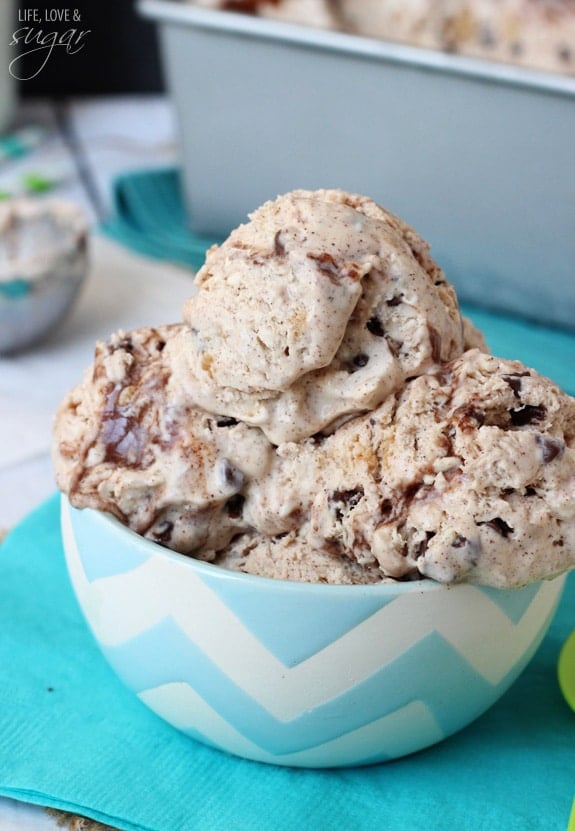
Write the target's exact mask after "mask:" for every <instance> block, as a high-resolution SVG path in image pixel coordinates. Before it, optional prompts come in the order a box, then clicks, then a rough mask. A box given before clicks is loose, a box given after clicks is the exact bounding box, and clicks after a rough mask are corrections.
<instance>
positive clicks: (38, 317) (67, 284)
mask: <svg viewBox="0 0 575 831" xmlns="http://www.w3.org/2000/svg"><path fill="white" fill-rule="evenodd" d="M87 232H88V226H87V221H86V218H85V216H84V213H83V211H82V210H81V209H80V208H79V207H78V206H77V205H76V204H75V203H73V202H70V201H68V200H63V199H35V198H32V197H21V198H15V199H9V200H6V201H4V202H2V203H0V355H4V354H13V353H16V352H19V351H21V350H23V349H27V348H29V347H31V346H33V345H35V344H37V343H39V342H40V341H42V339H43V338H45V337H47V336H48V335H49V334H50V333H51V332H52V331H53V330H54V329H55V328H56V327H57V326H58V325H60V324H61V323H62V322H63V320H65V318H66V317H67V315H68V314H69V313H70V311H71V309H72V308H73V306H74V303H75V302H76V299H77V297H78V295H79V292H80V290H81V288H82V285H83V284H84V280H85V278H86V274H87V270H88V252H87Z"/></svg>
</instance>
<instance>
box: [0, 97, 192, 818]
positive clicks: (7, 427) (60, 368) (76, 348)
mask: <svg viewBox="0 0 575 831" xmlns="http://www.w3.org/2000/svg"><path fill="white" fill-rule="evenodd" d="M18 122H19V123H20V124H22V125H28V124H34V125H36V124H41V125H43V127H44V128H45V133H44V139H43V141H42V143H41V144H40V145H39V146H38V147H37V148H36V149H35V150H34V151H33V152H31V153H30V154H28V155H26V156H23V157H22V158H19V159H17V160H10V161H4V162H0V190H5V191H8V192H10V193H19V192H22V179H23V176H25V175H26V174H28V173H38V174H40V175H43V176H45V177H48V178H51V179H54V180H55V181H56V182H57V185H56V186H55V188H54V191H53V194H54V195H58V196H62V197H65V198H69V199H72V200H74V201H75V202H77V203H78V204H80V205H82V206H83V208H84V209H85V211H86V213H87V215H88V217H89V220H90V222H91V223H92V225H93V226H95V225H96V223H97V221H98V219H99V218H103V216H102V215H103V214H104V215H105V213H106V212H107V211H108V210H109V207H110V192H111V191H110V187H111V183H112V181H113V178H114V176H115V175H117V174H118V173H120V172H126V171H129V170H132V169H135V168H143V167H155V166H158V165H161V164H164V163H166V164H168V163H171V162H173V161H174V160H175V159H176V158H177V147H176V142H175V139H174V135H175V133H174V127H173V116H172V111H171V108H170V106H169V104H168V102H167V101H166V100H165V99H164V98H161V97H156V96H152V97H138V98H135V97H129V98H126V97H119V98H98V99H94V100H81V101H73V102H71V103H69V104H67V105H66V106H62V105H59V106H58V107H56V106H54V105H52V104H50V103H49V102H40V103H36V104H27V105H26V107H21V108H20V110H19V113H18ZM190 283H191V274H190V272H186V271H184V270H180V269H178V268H176V267H173V266H168V265H166V264H165V263H158V262H154V261H152V260H146V259H143V258H141V257H139V256H136V255H134V254H132V253H131V252H128V251H126V250H125V249H123V248H121V247H120V246H118V245H117V244H116V243H113V242H111V241H109V240H106V239H104V238H102V237H100V236H99V235H95V236H94V238H93V239H92V266H91V271H90V274H89V277H88V282H87V284H86V287H85V289H84V291H83V293H82V296H81V298H80V301H79V303H78V304H77V306H76V308H75V309H74V311H73V313H72V315H71V316H70V318H69V319H68V320H67V322H66V323H65V325H64V326H63V327H62V328H61V330H59V331H57V332H56V333H55V334H54V335H53V336H52V337H51V338H50V339H49V340H48V341H46V342H45V343H44V344H42V346H41V347H38V348H37V349H36V350H34V351H30V352H27V353H25V354H22V355H19V356H15V357H13V358H0V529H7V528H9V527H12V526H13V525H15V524H16V523H18V522H19V521H20V520H21V519H22V518H24V517H25V516H26V514H28V513H29V512H30V510H32V509H33V508H34V507H35V506H36V505H38V504H39V503H40V502H41V501H42V500H44V499H45V498H46V497H47V496H49V495H50V494H51V493H53V492H54V490H55V485H54V479H53V474H52V467H51V463H50V427H51V419H52V413H53V410H54V407H55V406H56V404H57V402H58V401H59V400H60V399H61V397H62V395H63V394H64V393H65V392H66V390H67V389H68V388H69V387H71V386H72V385H73V384H75V383H76V381H77V380H79V377H80V374H81V371H82V370H83V368H84V367H85V366H86V365H87V364H88V363H89V362H90V360H91V354H92V348H93V342H94V340H95V338H96V337H98V336H106V335H107V334H108V333H109V332H110V331H112V330H114V329H116V328H133V327H134V326H138V325H145V324H147V323H150V324H152V323H154V322H160V319H163V320H162V322H164V320H165V321H167V320H173V319H178V317H179V314H180V310H181V303H182V301H183V299H184V297H186V296H187V294H188V293H189V287H190ZM136 288H137V290H136ZM159 318H160V319H159ZM57 827H58V826H57V824H56V822H55V820H54V819H53V818H51V817H49V816H48V815H47V814H46V812H45V811H44V810H43V809H42V808H41V807H35V806H29V805H25V804H22V803H18V802H15V801H13V800H10V799H1V798H0V830H1V831H23V829H25V830H26V831H53V829H56V828H57Z"/></svg>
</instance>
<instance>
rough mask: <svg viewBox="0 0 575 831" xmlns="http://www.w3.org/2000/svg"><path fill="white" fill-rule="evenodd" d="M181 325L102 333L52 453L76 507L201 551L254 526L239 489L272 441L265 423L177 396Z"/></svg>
mask: <svg viewBox="0 0 575 831" xmlns="http://www.w3.org/2000/svg"><path fill="white" fill-rule="evenodd" d="M182 328H183V327H182V326H180V325H171V326H161V327H158V328H156V329H140V330H136V331H134V332H131V333H122V332H121V333H119V334H117V335H114V336H113V337H112V338H111V340H110V341H109V342H108V343H104V342H100V343H98V345H97V347H96V355H95V360H94V363H93V365H92V366H91V367H90V368H89V370H88V371H87V372H86V375H85V378H84V380H83V382H82V383H81V384H80V385H79V386H78V387H76V388H75V389H73V390H72V391H71V392H70V393H69V395H68V396H67V397H66V399H65V400H64V401H63V403H62V404H61V406H60V408H59V410H58V413H57V415H56V420H55V425H54V445H53V458H54V467H55V471H56V479H57V483H58V486H59V487H60V489H61V490H62V491H64V492H66V493H67V494H68V495H69V498H70V500H71V502H72V504H73V505H75V506H76V507H80V508H82V507H91V508H96V509H98V510H103V511H107V512H109V513H112V514H114V515H115V516H116V517H118V518H119V519H120V520H121V521H122V522H124V523H125V524H126V525H128V526H129V527H130V528H132V529H133V530H134V531H136V532H137V533H139V534H142V535H143V536H145V537H148V538H149V539H151V540H154V541H156V542H159V543H162V544H164V545H167V546H169V547H170V548H173V549H175V550H177V551H180V552H182V553H188V552H191V551H193V552H195V553H196V556H201V549H202V547H206V549H210V548H212V547H213V548H215V549H218V548H220V547H222V546H224V545H226V544H227V543H228V542H229V540H230V539H231V538H232V537H233V535H234V534H236V533H237V532H238V531H241V530H244V529H245V528H246V527H247V526H246V524H245V522H244V520H243V519H242V514H241V503H242V501H243V497H241V496H240V491H241V490H242V488H243V486H244V484H245V482H246V481H249V480H250V479H251V478H253V477H254V476H258V475H262V474H263V473H265V470H266V468H267V464H268V460H269V457H270V454H271V452H272V449H271V448H270V446H269V443H268V442H267V440H266V439H265V436H264V435H263V434H262V433H261V432H260V431H259V430H255V429H251V428H250V427H247V426H246V425H243V424H239V423H237V422H235V421H234V420H233V419H226V418H218V417H216V416H211V415H210V414H209V413H206V412H204V411H202V410H198V409H197V408H193V407H189V406H180V405H177V404H176V405H175V404H173V403H172V402H171V401H170V399H169V398H168V396H167V394H166V392H167V387H168V380H169V376H170V366H169V362H168V361H166V354H167V350H166V345H167V344H168V343H169V342H170V341H171V340H172V339H173V338H175V337H177V336H178V333H179V332H181V330H182Z"/></svg>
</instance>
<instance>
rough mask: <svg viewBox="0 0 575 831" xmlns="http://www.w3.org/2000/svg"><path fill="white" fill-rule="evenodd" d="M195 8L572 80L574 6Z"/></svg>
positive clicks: (534, 2) (471, 2)
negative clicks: (336, 32)
mask: <svg viewBox="0 0 575 831" xmlns="http://www.w3.org/2000/svg"><path fill="white" fill-rule="evenodd" d="M189 2H193V3H194V4H195V5H202V6H210V7H212V8H220V9H224V10H230V11H240V12H248V13H251V14H258V15H260V16H262V17H271V18H274V19H276V20H282V21H288V22H292V23H297V24H304V25H308V26H315V27H320V28H327V29H340V30H342V31H345V32H350V33H353V34H357V35H361V36H365V37H371V38H381V39H382V40H388V41H394V42H399V43H405V44H409V45H411V46H417V47H420V48H424V49H435V50H441V51H444V52H455V53H459V54H461V55H469V56H473V57H477V58H481V59H486V60H490V61H501V62H504V63H511V64H516V65H518V66H523V67H528V68H530V69H542V70H544V71H549V72H556V73H560V74H567V75H573V74H575V0H442V2H433V1H432V0H361V2H358V0H310V2H306V0H231V2H230V0H189Z"/></svg>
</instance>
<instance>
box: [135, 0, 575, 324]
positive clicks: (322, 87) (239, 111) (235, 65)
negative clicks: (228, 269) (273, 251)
mask: <svg viewBox="0 0 575 831" xmlns="http://www.w3.org/2000/svg"><path fill="white" fill-rule="evenodd" d="M139 9H140V12H141V13H142V14H144V15H145V16H147V17H149V18H152V19H154V20H155V21H157V23H158V24H159V30H160V38H161V48H162V54H163V61H164V67H165V73H166V81H167V84H168V88H169V90H170V91H171V94H172V97H173V100H174V102H175V106H176V111H177V114H178V121H179V126H180V134H181V147H182V153H183V160H182V161H183V176H184V178H183V181H184V191H185V196H186V200H187V206H188V209H189V216H190V223H191V227H192V229H193V230H194V231H196V232H199V233H206V234H214V233H215V234H225V233H227V232H228V231H229V230H230V229H231V228H233V227H234V226H235V225H237V224H238V223H240V222H242V221H244V220H245V217H246V213H247V212H248V211H250V210H253V209H254V208H256V207H257V206H258V205H260V204H261V203H262V202H264V201H265V200H267V199H270V198H273V197H275V196H276V195H277V194H279V193H283V192H285V191H288V190H292V189H294V188H317V187H340V188H344V189H346V190H350V191H355V192H359V193H363V194H366V195H368V196H371V197H372V198H374V199H375V200H376V201H378V202H380V203H381V204H382V205H384V206H385V207H386V208H388V209H390V210H392V211H394V212H395V213H397V214H398V215H400V216H401V217H402V218H403V219H405V220H406V221H407V222H409V223H410V224H411V225H413V227H414V228H416V229H417V231H419V233H420V234H421V235H422V236H423V237H424V238H425V239H426V240H427V241H428V242H429V243H430V244H431V246H432V252H433V254H434V256H435V258H436V260H437V261H438V262H439V263H440V264H441V266H442V267H443V268H444V270H445V272H446V274H447V277H448V279H449V280H450V281H451V282H452V283H453V284H454V285H455V287H456V288H457V290H458V294H459V296H460V299H462V300H463V301H468V302H473V303H480V304H482V305H484V306H487V307H490V308H495V309H499V310H502V311H507V312H513V313H515V314H520V315H524V316H527V317H531V318H534V319H536V320H539V321H541V322H545V323H552V324H558V325H561V326H566V327H569V328H571V329H575V78H568V77H562V76H556V75H552V74H545V73H541V72H534V71H528V70H524V69H519V68H515V67H512V66H506V65H502V64H495V63H493V64H491V63H488V62H486V61H480V60H476V59H470V58H463V57H461V56H456V55H447V54H443V53H439V52H431V51H428V50H423V49H416V48H412V47H406V46H401V45H397V44H388V43H383V42H381V41H376V40H373V39H370V38H363V37H357V36H353V35H347V34H344V33H340V32H331V31H323V30H317V29H312V28H309V27H304V26H297V25H290V24H286V23H281V22H277V21H270V20H264V19H262V18H257V17H250V16H245V15H239V14H233V13H230V12H220V11H213V10H207V9H202V8H198V7H194V6H192V5H189V4H185V3H181V2H173V1H172V0H140V2H139Z"/></svg>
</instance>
